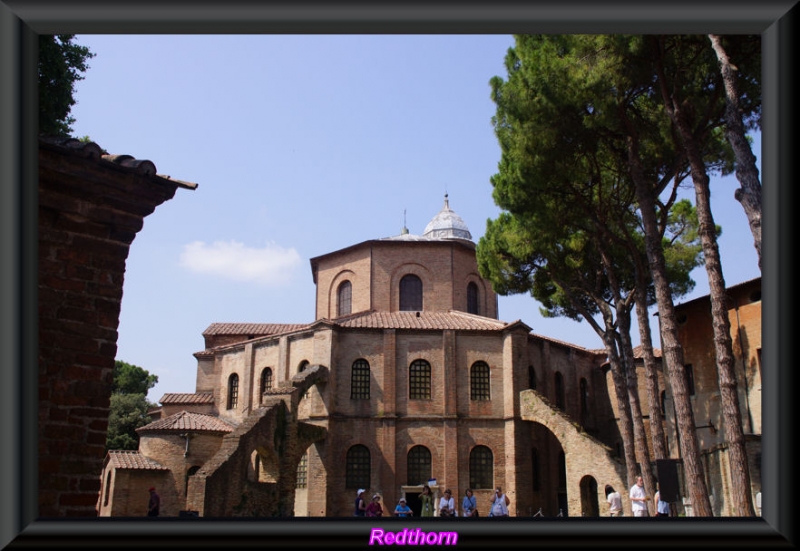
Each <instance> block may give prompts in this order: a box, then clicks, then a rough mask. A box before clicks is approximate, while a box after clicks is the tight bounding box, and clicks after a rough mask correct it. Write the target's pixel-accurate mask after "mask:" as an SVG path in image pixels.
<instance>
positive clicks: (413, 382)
mask: <svg viewBox="0 0 800 551" xmlns="http://www.w3.org/2000/svg"><path fill="white" fill-rule="evenodd" d="M408 397H409V398H410V399H412V400H430V399H431V364H429V363H428V362H426V361H425V360H414V361H413V362H411V367H409V369H408Z"/></svg>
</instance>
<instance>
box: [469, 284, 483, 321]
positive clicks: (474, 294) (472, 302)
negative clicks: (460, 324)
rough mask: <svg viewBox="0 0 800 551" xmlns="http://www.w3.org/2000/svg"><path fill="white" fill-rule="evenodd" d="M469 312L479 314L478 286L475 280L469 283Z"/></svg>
mask: <svg viewBox="0 0 800 551" xmlns="http://www.w3.org/2000/svg"><path fill="white" fill-rule="evenodd" d="M467 312H469V313H470V314H479V313H480V312H478V286H477V285H476V284H475V282H474V281H470V282H469V284H468V285H467Z"/></svg>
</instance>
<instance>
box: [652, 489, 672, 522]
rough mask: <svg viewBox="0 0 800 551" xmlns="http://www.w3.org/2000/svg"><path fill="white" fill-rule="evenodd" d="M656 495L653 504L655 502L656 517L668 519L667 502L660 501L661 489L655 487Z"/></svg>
mask: <svg viewBox="0 0 800 551" xmlns="http://www.w3.org/2000/svg"><path fill="white" fill-rule="evenodd" d="M656 489H657V491H656V495H655V502H656V516H657V517H668V516H669V501H664V500H663V499H661V488H659V487H658V486H656Z"/></svg>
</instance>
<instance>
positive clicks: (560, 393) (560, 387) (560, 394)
mask: <svg viewBox="0 0 800 551" xmlns="http://www.w3.org/2000/svg"><path fill="white" fill-rule="evenodd" d="M555 379H556V407H557V408H558V409H560V410H561V411H564V410H565V406H566V397H565V396H564V376H563V375H561V373H560V372H558V371H556V375H555Z"/></svg>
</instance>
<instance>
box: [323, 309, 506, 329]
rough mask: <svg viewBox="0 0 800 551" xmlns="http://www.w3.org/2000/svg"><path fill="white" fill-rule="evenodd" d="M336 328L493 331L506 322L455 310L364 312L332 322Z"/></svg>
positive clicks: (502, 326) (504, 325)
mask: <svg viewBox="0 0 800 551" xmlns="http://www.w3.org/2000/svg"><path fill="white" fill-rule="evenodd" d="M334 323H335V324H336V325H338V326H340V327H346V328H371V329H381V328H386V329H388V328H395V329H422V330H434V331H435V330H443V329H455V330H464V331H470V330H475V331H497V330H501V329H503V328H505V327H506V325H507V324H506V323H505V322H503V321H500V320H496V319H494V318H486V317H483V316H475V315H472V314H467V313H466V312H461V311H458V310H447V311H436V312H426V311H420V312H416V311H395V312H384V311H380V312H376V311H367V312H362V313H360V314H358V315H353V316H350V317H346V318H339V319H337V320H334Z"/></svg>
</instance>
